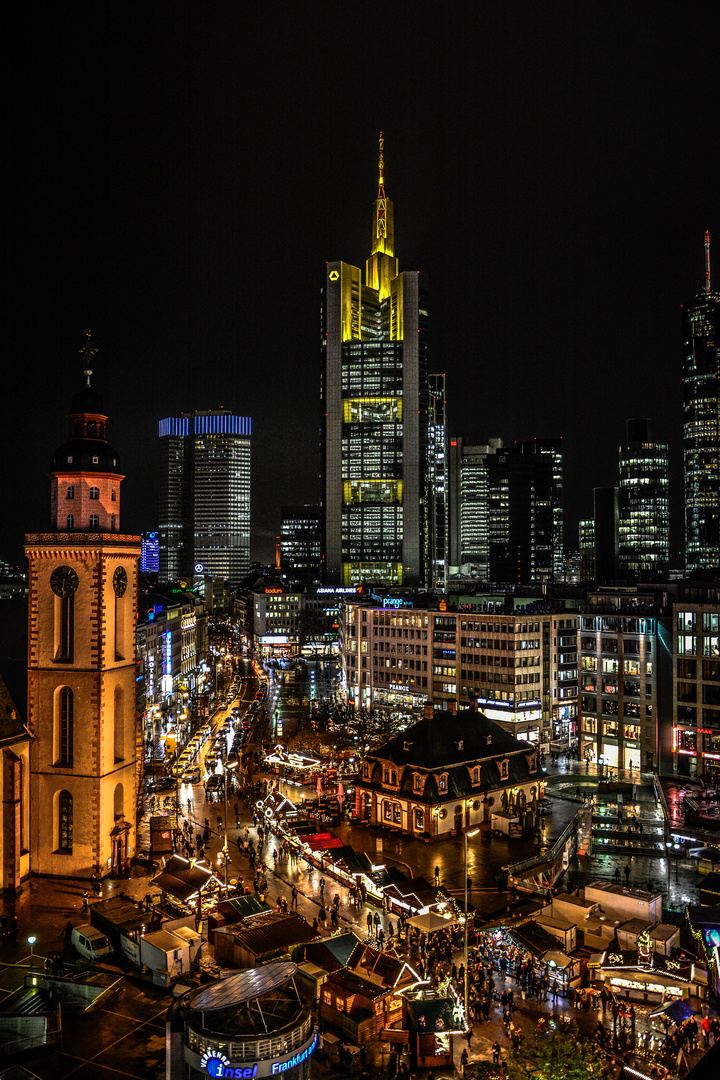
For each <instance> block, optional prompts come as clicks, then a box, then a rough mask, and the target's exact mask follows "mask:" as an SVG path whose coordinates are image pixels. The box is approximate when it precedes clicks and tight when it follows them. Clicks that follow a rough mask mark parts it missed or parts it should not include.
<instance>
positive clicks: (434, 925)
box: [407, 911, 457, 934]
mask: <svg viewBox="0 0 720 1080" xmlns="http://www.w3.org/2000/svg"><path fill="white" fill-rule="evenodd" d="M407 922H408V926H414V927H416V929H418V930H420V931H421V933H423V934H434V933H435V932H436V931H437V930H445V929H447V927H448V926H453V925H455V924H456V923H457V919H456V918H455V916H454V915H451V916H450V918H449V919H444V918H443V917H442V916H441V915H435V914H434V913H433V912H432V911H428V912H426V913H425V914H424V915H414V916H413V917H412V919H408V921H407Z"/></svg>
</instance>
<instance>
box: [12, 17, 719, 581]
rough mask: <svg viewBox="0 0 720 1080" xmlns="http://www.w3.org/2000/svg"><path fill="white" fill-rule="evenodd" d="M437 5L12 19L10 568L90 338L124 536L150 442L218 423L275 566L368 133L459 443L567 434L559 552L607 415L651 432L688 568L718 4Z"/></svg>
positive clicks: (298, 494) (37, 503)
mask: <svg viewBox="0 0 720 1080" xmlns="http://www.w3.org/2000/svg"><path fill="white" fill-rule="evenodd" d="M432 11H433V12H434V14H428V7H427V6H426V5H410V4H400V3H388V4H385V5H380V4H364V3H356V4H354V5H341V4H338V3H334V4H329V5H325V4H322V3H321V4H314V5H297V4H293V5H289V4H281V5H264V6H262V8H261V9H259V8H257V7H251V6H250V5H247V4H240V3H220V2H214V3H204V2H200V0H198V2H196V3H183V2H173V3H165V2H154V3H151V4H119V3H110V4H97V3H95V4H92V5H90V4H84V3H79V4H78V3H75V4H73V3H70V4H62V5H61V4H52V5H51V4H46V5H27V6H25V7H23V8H21V9H18V10H17V12H16V14H17V17H18V18H19V20H20V25H19V29H18V30H17V31H16V32H15V36H14V38H12V39H11V42H10V43H11V47H12V51H13V53H14V61H12V62H11V72H10V74H11V80H10V86H11V94H10V96H9V101H10V108H11V114H12V115H11V125H10V127H9V129H7V130H8V135H7V143H6V162H7V164H6V170H7V175H9V176H10V180H11V185H12V193H11V195H10V197H9V198H8V199H7V201H6V205H5V213H6V216H7V221H8V225H9V230H8V232H9V235H10V242H9V245H8V246H9V251H8V265H9V267H10V271H11V274H12V277H13V286H12V289H11V291H10V293H9V295H8V301H9V303H8V309H7V310H6V323H5V325H6V329H7V330H8V331H9V341H7V344H6V348H7V352H6V360H5V362H4V364H3V390H4V394H3V401H4V408H3V410H2V417H3V423H2V440H3V446H2V454H3V457H2V460H3V472H2V480H3V483H2V498H3V503H2V505H3V507H4V509H5V513H4V514H3V515H2V523H1V526H0V527H1V529H2V534H1V535H0V559H5V560H9V561H18V560H20V559H21V554H22V543H23V535H24V533H25V532H28V531H37V530H41V529H43V528H46V527H47V525H48V515H49V485H48V480H47V473H48V469H49V466H50V461H51V457H52V453H53V450H54V449H55V447H56V446H57V445H59V444H60V443H61V442H62V441H64V438H65V434H66V425H67V420H66V414H67V411H68V408H69V404H70V398H71V396H72V394H73V393H74V392H75V391H76V390H77V389H79V388H80V387H81V386H82V384H83V376H82V366H83V365H82V361H81V358H80V357H79V355H78V349H79V348H80V347H81V345H82V343H83V331H84V329H85V327H90V328H92V332H93V338H94V341H95V344H96V346H97V348H98V350H99V351H98V355H97V357H96V362H95V375H94V376H93V386H94V387H95V388H96V389H97V390H98V391H99V392H100V393H102V394H103V396H104V398H105V402H106V406H107V409H108V412H109V414H110V420H109V439H110V442H111V443H112V444H113V445H114V446H115V448H116V449H117V450H118V452H119V454H120V459H121V462H122V464H123V467H124V471H125V474H126V479H125V481H124V483H123V496H122V498H123V503H122V521H121V527H122V530H123V531H132V532H140V531H144V530H151V529H154V528H156V527H157V479H156V470H157V460H158V446H157V443H158V439H157V422H158V420H159V419H160V418H161V417H164V416H168V415H172V414H176V413H178V412H181V411H192V410H194V409H208V408H217V407H219V406H221V405H222V406H224V407H225V408H228V409H231V410H233V411H236V412H239V413H241V414H244V415H250V416H251V417H252V420H253V427H254V463H253V469H254V474H253V550H252V555H253V557H254V558H261V559H270V558H272V556H273V553H274V537H275V534H276V532H277V531H278V529H279V524H280V506H281V505H282V504H283V503H289V502H299V501H313V500H315V499H317V497H318V494H319V491H318V487H319V485H318V471H319V470H318V457H317V427H318V394H319V378H318V374H319V362H320V359H319V358H320V349H319V326H320V320H319V310H318V301H319V284H320V280H321V276H322V272H323V267H324V263H325V261H326V260H331V259H337V258H342V259H345V260H346V261H348V262H351V263H355V264H356V265H360V266H364V260H365V258H366V257H367V256H368V255H369V243H370V239H369V238H370V211H371V204H372V201H373V199H374V198H375V195H376V191H377V166H376V162H377V139H378V133H379V131H380V130H381V129H382V130H383V132H384V137H385V165H386V168H385V172H386V190H387V193H388V196H389V197H390V198H392V199H393V201H394V203H395V223H396V245H397V252H396V254H397V255H398V256H399V259H400V265H401V269H405V270H415V269H422V270H426V271H427V272H428V273H429V276H430V283H431V300H432V307H431V347H432V357H433V359H432V362H431V370H436V371H444V372H445V373H446V375H447V385H448V411H449V417H450V423H449V430H450V434H451V435H463V436H464V437H465V438H466V439H468V440H471V441H473V442H485V441H486V440H487V439H488V438H490V437H491V436H501V437H503V438H504V439H505V441H506V442H507V443H511V442H513V441H514V440H516V439H526V438H532V437H533V436H542V437H553V436H558V435H562V436H563V438H564V447H565V475H566V494H567V500H566V542H568V543H570V544H572V545H573V546H574V545H575V538H576V532H575V529H576V523H577V519H578V517H579V516H585V515H589V514H590V512H591V505H592V487H593V486H596V485H605V484H612V483H614V482H616V479H617V464H616V463H617V447H618V444H619V442H620V439H621V436H622V430H623V424H624V421H625V419H626V418H628V417H631V416H650V417H652V419H653V426H654V434H655V436H656V438H658V439H662V440H666V441H668V442H670V444H671V455H672V460H673V465H674V471H673V481H674V487H673V490H672V498H673V500H674V544H673V547H674V549H677V548H678V546H679V544H680V523H681V500H682V488H681V483H680V473H679V466H680V461H681V443H680V439H681V422H682V382H681V318H680V317H681V307H680V305H681V304H682V303H683V302H687V301H689V300H690V299H691V298H692V297H693V296H694V295H695V294H696V293H697V292H698V291H699V290H700V289H701V287H702V284H703V271H704V266H703V236H704V232H705V229H710V231H711V233H712V235H713V240H714V253H715V258H714V262H715V266H716V273H715V278H716V279H717V281H716V285H717V284H720V220H719V215H718V199H717V196H718V174H717V166H718V147H719V146H720V139H719V138H718V124H717V118H718V102H719V101H720V93H719V90H720V86H719V80H718V62H717V61H718V48H717V46H718V40H720V5H718V4H717V3H716V2H708V3H688V2H687V0H686V2H684V3H670V4H668V3H666V4H662V5H658V4H655V3H652V4H650V3H642V2H641V3H633V2H632V0H631V2H627V0H626V2H623V3H612V2H611V3H602V4H587V3H586V4H582V3H581V4H577V3H575V4H566V3H552V2H551V3H544V4H530V3H513V2H502V3H499V2H498V3H486V2H476V3H474V4H469V5H465V4H459V3H454V4H445V5H437V6H434V7H433V8H432ZM423 12H425V14H423Z"/></svg>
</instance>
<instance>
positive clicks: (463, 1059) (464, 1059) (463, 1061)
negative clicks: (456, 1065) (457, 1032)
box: [460, 1049, 470, 1076]
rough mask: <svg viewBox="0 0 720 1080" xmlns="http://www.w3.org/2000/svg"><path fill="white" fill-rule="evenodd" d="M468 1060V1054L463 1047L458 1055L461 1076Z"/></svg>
mask: <svg viewBox="0 0 720 1080" xmlns="http://www.w3.org/2000/svg"><path fill="white" fill-rule="evenodd" d="M469 1060H470V1055H469V1054H468V1052H467V1049H465V1050H463V1052H462V1054H461V1055H460V1066H461V1068H462V1075H463V1076H464V1075H465V1069H466V1068H467V1063H468V1061H469Z"/></svg>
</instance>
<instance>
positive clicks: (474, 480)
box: [449, 437, 503, 581]
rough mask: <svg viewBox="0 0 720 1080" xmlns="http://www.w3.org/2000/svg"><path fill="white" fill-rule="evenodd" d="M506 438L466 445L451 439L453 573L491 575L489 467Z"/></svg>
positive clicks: (480, 577) (485, 576) (479, 577)
mask: <svg viewBox="0 0 720 1080" xmlns="http://www.w3.org/2000/svg"><path fill="white" fill-rule="evenodd" d="M502 445H503V441H502V439H490V442H489V443H488V444H483V445H481V446H466V444H465V441H464V439H462V438H460V437H458V438H456V439H451V440H450V470H449V471H450V564H451V566H452V572H453V573H456V574H457V573H459V574H462V575H463V576H467V577H472V578H476V579H478V580H479V581H487V580H488V579H489V532H488V512H489V510H488V470H487V464H486V461H487V458H488V455H490V454H497V453H501V452H502Z"/></svg>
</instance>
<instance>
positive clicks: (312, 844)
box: [302, 832, 342, 851]
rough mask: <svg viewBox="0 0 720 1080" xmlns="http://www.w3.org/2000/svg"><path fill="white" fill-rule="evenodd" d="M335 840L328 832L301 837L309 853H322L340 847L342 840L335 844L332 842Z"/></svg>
mask: <svg viewBox="0 0 720 1080" xmlns="http://www.w3.org/2000/svg"><path fill="white" fill-rule="evenodd" d="M336 839H337V838H336V837H334V836H333V835H332V833H329V832H320V833H313V834H312V835H311V836H303V838H302V842H303V844H307V846H308V847H309V848H310V850H311V851H324V850H325V848H329V847H336V846H337V847H341V846H342V840H338V842H337V844H335V843H334V841H335V840H336Z"/></svg>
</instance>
